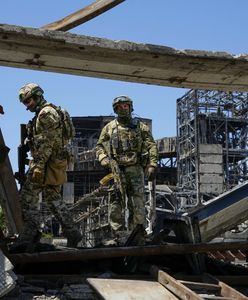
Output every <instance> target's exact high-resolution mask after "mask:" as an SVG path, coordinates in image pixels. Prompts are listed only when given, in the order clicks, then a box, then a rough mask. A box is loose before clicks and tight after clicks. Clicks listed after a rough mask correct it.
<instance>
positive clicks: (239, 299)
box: [204, 274, 248, 300]
mask: <svg viewBox="0 0 248 300" xmlns="http://www.w3.org/2000/svg"><path fill="white" fill-rule="evenodd" d="M204 277H205V278H209V280H211V281H212V282H213V283H215V284H218V285H219V286H220V287H221V296H222V297H226V298H230V299H235V300H248V297H246V296H245V295H244V294H242V293H240V292H238V291H237V290H235V289H234V288H232V287H231V286H229V285H227V284H226V283H224V282H222V281H220V280H219V279H218V278H216V277H214V276H212V275H210V274H204Z"/></svg>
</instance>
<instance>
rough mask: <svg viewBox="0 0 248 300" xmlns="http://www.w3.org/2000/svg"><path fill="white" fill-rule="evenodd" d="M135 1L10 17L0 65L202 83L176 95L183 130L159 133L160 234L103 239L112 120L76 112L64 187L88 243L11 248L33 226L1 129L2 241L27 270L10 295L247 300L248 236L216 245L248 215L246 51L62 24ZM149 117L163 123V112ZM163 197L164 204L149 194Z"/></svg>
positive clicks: (55, 232) (154, 205)
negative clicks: (105, 138)
mask: <svg viewBox="0 0 248 300" xmlns="http://www.w3.org/2000/svg"><path fill="white" fill-rule="evenodd" d="M124 1H125V0H97V1H95V3H93V4H91V5H89V6H87V7H85V8H84V9H82V10H80V11H78V12H76V13H74V14H71V15H69V16H67V17H66V18H63V19H62V20H59V21H56V22H54V23H51V24H48V25H45V26H43V27H42V28H40V29H37V28H25V27H21V26H15V25H6V24H1V25H0V64H1V65H2V66H7V67H18V68H27V69H31V70H39V71H51V72H57V73H65V74H73V75H79V76H89V77H97V78H105V79H114V80H122V81H127V82H136V83H146V84H154V85H160V86H172V87H181V88H193V89H194V90H190V91H189V92H187V93H186V94H185V95H184V96H182V97H181V98H180V99H178V100H177V116H176V118H177V136H176V137H163V136H162V137H161V138H160V139H158V140H157V141H156V142H157V146H158V150H159V162H158V172H157V174H156V191H155V190H154V189H152V188H151V186H150V185H149V184H147V181H146V191H145V194H146V195H145V196H146V200H147V201H146V211H147V228H146V229H148V230H147V233H148V236H149V238H148V239H147V240H146V241H145V244H144V245H139V243H138V242H139V231H138V229H137V228H136V229H135V230H133V231H132V232H128V234H129V236H128V237H127V239H126V240H124V242H123V244H122V247H112V248H111V247H106V246H105V245H104V244H103V243H102V241H104V239H106V238H108V235H109V219H108V209H109V197H110V193H111V191H112V190H113V181H111V176H110V177H108V175H109V174H107V173H108V172H107V171H106V170H104V169H103V168H102V167H101V166H100V164H99V163H98V162H97V161H96V159H95V151H94V148H95V145H96V142H97V139H98V136H99V134H100V131H101V129H102V128H103V126H104V125H105V124H106V123H108V122H109V121H110V120H112V119H113V116H88V117H86V116H78V117H76V116H75V117H73V118H72V120H73V123H74V126H75V128H76V136H75V138H74V139H72V140H71V143H70V146H69V150H70V153H71V161H70V165H69V169H68V172H67V175H68V181H67V182H66V183H65V184H64V185H63V191H62V193H63V199H64V201H65V203H66V204H67V207H68V209H69V210H70V211H71V217H72V218H73V219H74V220H75V221H76V223H77V224H78V225H79V226H80V230H81V231H82V233H83V234H84V235H83V240H82V241H81V245H80V246H79V247H77V249H68V248H67V247H64V246H63V245H61V244H60V245H55V247H53V246H54V245H52V244H45V243H44V244H39V243H37V245H36V246H37V248H35V249H33V250H34V251H30V253H10V251H9V249H8V245H9V243H11V241H12V239H14V238H15V237H14V234H16V233H18V232H20V230H21V228H22V216H21V209H20V203H19V194H18V190H17V186H16V182H15V179H14V176H13V172H12V168H11V162H10V161H9V158H8V151H9V149H8V147H7V146H6V145H5V143H4V138H3V136H2V134H1V131H0V147H1V153H0V200H1V202H0V203H1V207H2V208H3V209H4V212H5V218H6V226H7V229H6V232H4V231H2V230H0V248H1V250H2V251H3V254H6V256H7V258H8V259H9V261H10V262H11V264H13V266H14V271H15V272H17V274H18V275H19V274H21V276H22V277H21V278H19V277H18V278H17V279H16V277H15V276H13V278H12V281H10V285H11V286H9V285H8V282H7V280H5V279H6V278H7V276H8V275H9V273H10V274H12V265H11V266H10V267H7V268H5V269H3V276H4V277H3V280H1V281H0V284H2V287H1V286H0V292H1V289H2V292H3V293H6V292H7V291H9V290H10V289H12V288H13V289H14V287H15V285H16V282H15V281H16V280H17V286H18V287H21V288H20V289H19V290H17V291H14V294H12V299H13V298H14V299H19V297H20V299H22V297H25V296H26V295H28V297H29V296H30V294H32V295H33V294H38V295H41V299H44V297H45V298H46V299H54V297H55V298H56V299H57V296H58V297H59V298H60V296H61V297H62V298H63V299H99V298H101V299H119V297H120V295H122V296H123V298H125V299H145V297H147V298H146V299H156V300H157V299H167V298H168V299H169V298H170V299H186V298H187V299H242V300H243V299H248V298H247V296H245V295H248V291H247V285H248V277H247V275H248V271H247V247H248V244H247V241H246V240H247V235H243V236H242V237H243V241H240V240H238V241H237V242H236V241H234V242H233V241H232V242H226V241H225V240H224V241H223V242H219V243H218V242H217V243H216V242H214V240H215V239H216V238H220V237H221V238H222V237H223V233H225V232H226V231H230V230H231V229H232V228H234V227H236V226H237V225H239V224H240V223H242V222H245V221H246V220H247V215H248V182H247V112H248V109H247V93H246V92H247V90H248V84H247V66H246V64H247V55H246V54H244V55H231V54H228V53H224V52H211V51H196V50H177V49H174V48H171V47H165V46H158V45H151V44H137V43H133V42H127V41H111V40H108V39H104V38H93V37H87V36H80V35H76V34H71V33H64V32H63V31H67V30H69V29H71V28H73V27H75V26H77V25H79V24H82V23H84V22H86V21H88V20H90V19H92V18H94V17H95V16H97V15H99V14H101V13H102V12H104V11H107V10H108V9H110V8H112V7H114V6H116V5H118V4H120V3H122V2H124ZM61 45H63V47H61ZM206 89H208V90H206ZM220 90H221V91H220ZM142 120H143V121H144V122H146V123H147V124H148V125H149V126H150V128H152V120H149V119H142ZM161 134H162V132H161ZM24 168H25V167H24ZM109 178H110V179H109ZM152 196H154V199H155V200H156V201H154V202H152V201H150V200H151V198H152ZM40 200H41V201H40V203H39V204H40V210H41V212H42V214H41V216H42V217H41V220H40V222H41V224H42V225H43V231H44V233H48V234H50V233H52V236H53V237H58V240H60V241H62V240H63V237H61V236H60V228H59V226H58V224H56V222H54V219H53V218H52V216H51V215H49V214H48V210H47V208H46V204H45V203H44V201H42V195H41V197H40ZM151 211H152V212H153V213H154V214H153V215H156V218H151V214H150V212H151ZM246 229H247V228H246ZM39 247H40V248H39ZM43 247H44V248H43ZM49 247H50V248H49ZM44 249H45V250H44ZM48 249H49V251H48ZM1 258H3V264H5V265H6V263H5V257H4V255H1ZM230 261H231V262H232V263H230ZM224 262H228V264H224ZM51 271H52V273H53V274H51V276H50V275H47V274H49V273H51ZM99 272H101V273H100V274H99ZM44 274H45V275H44ZM75 274H80V275H79V276H76V275H75ZM210 274H212V275H210ZM36 275H37V277H35V276H36ZM213 275H215V276H216V277H215V276H213ZM226 275H228V276H226ZM243 275H244V276H243ZM44 277H45V278H44ZM20 279H21V280H20ZM35 279H37V280H35ZM4 285H5V286H4ZM234 286H235V288H234ZM243 293H244V294H243ZM50 296H51V297H50ZM10 297H11V296H10ZM35 297H36V296H35ZM185 297H186V298H185ZM38 298H39V296H38ZM6 299H8V298H6ZM10 299H11V298H10Z"/></svg>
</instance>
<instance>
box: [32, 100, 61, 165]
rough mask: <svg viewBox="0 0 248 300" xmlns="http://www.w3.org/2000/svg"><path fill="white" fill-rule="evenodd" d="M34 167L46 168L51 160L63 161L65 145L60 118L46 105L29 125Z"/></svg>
mask: <svg viewBox="0 0 248 300" xmlns="http://www.w3.org/2000/svg"><path fill="white" fill-rule="evenodd" d="M27 133H28V140H29V143H28V144H29V147H30V150H31V155H32V157H33V165H34V166H39V167H41V168H45V164H46V162H47V161H48V160H49V159H55V158H58V159H63V157H62V156H64V144H63V137H62V127H61V121H60V116H59V114H58V113H57V112H56V110H55V109H54V108H53V107H51V106H49V104H48V103H45V104H44V105H42V106H41V108H40V109H39V111H37V112H36V115H35V117H34V118H33V119H32V121H30V122H29V123H28V125H27Z"/></svg>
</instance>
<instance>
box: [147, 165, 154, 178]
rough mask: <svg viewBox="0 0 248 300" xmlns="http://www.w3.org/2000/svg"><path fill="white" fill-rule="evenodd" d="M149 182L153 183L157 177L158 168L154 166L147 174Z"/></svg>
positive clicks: (150, 167)
mask: <svg viewBox="0 0 248 300" xmlns="http://www.w3.org/2000/svg"><path fill="white" fill-rule="evenodd" d="M146 176H147V179H148V181H152V180H154V179H155V177H156V168H155V167H154V166H149V167H148V169H147V172H146Z"/></svg>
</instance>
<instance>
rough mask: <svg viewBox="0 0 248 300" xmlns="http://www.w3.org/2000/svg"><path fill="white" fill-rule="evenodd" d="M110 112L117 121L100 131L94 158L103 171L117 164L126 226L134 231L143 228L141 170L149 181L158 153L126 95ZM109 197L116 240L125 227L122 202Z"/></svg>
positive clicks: (117, 98)
mask: <svg viewBox="0 0 248 300" xmlns="http://www.w3.org/2000/svg"><path fill="white" fill-rule="evenodd" d="M113 110H114V112H115V113H116V114H117V118H116V119H114V120H113V121H111V122H109V123H108V124H107V125H106V126H105V127H104V128H103V129H102V132H101V135H100V137H99V140H98V142H97V145H96V156H97V159H98V160H99V161H100V163H101V165H102V166H103V167H104V168H111V161H113V160H114V161H116V162H117V164H118V166H119V169H120V171H121V172H122V174H124V178H125V192H126V195H127V198H128V201H127V202H128V208H129V219H128V223H129V224H128V226H129V227H130V229H134V228H135V227H136V225H139V224H140V225H143V226H144V225H145V219H146V215H145V194H144V170H146V173H147V174H146V175H147V177H148V179H149V180H152V179H153V178H154V177H155V171H156V167H157V160H158V152H157V147H156V143H155V142H154V139H153V137H152V134H151V132H150V130H149V128H148V126H147V125H146V124H144V123H143V122H141V121H139V120H138V119H137V118H133V117H132V115H131V113H132V111H133V102H132V100H131V99H130V98H129V97H128V96H119V97H116V98H115V99H114V100H113ZM112 172H113V171H112ZM111 198H112V199H111V205H110V216H109V217H110V226H111V228H112V231H113V233H114V235H115V236H117V237H118V231H121V230H123V225H124V216H123V209H124V208H123V205H124V203H123V201H120V200H119V199H116V197H111Z"/></svg>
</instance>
